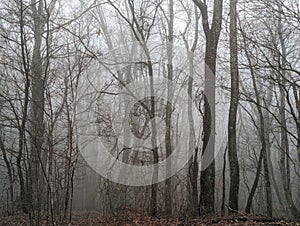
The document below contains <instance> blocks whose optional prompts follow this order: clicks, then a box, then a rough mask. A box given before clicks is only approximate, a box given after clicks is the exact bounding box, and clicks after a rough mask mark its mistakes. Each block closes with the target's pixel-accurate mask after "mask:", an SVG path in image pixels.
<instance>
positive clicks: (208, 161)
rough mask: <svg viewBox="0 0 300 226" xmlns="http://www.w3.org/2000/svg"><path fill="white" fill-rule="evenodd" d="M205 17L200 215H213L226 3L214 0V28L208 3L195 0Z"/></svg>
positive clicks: (203, 24)
mask: <svg viewBox="0 0 300 226" xmlns="http://www.w3.org/2000/svg"><path fill="white" fill-rule="evenodd" d="M193 1H194V3H195V4H196V5H197V7H198V8H199V9H200V11H201V14H202V26H203V30H204V33H205V37H206V49H205V64H206V65H205V81H204V82H205V88H204V95H205V98H204V101H205V102H204V118H203V135H204V137H203V149H202V157H203V156H206V157H205V159H204V161H203V158H202V162H201V168H202V169H201V178H200V185H201V189H200V190H201V192H200V205H199V212H200V214H213V213H214V201H215V161H214V160H213V159H214V154H215V95H216V94H215V90H216V81H215V80H216V79H215V75H216V57H217V48H218V42H219V37H220V32H221V27H222V11H223V0H215V1H214V9H213V19H212V24H211V27H210V25H209V21H208V12H207V5H206V2H202V1H201V0H193Z"/></svg>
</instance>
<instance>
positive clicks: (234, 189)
mask: <svg viewBox="0 0 300 226" xmlns="http://www.w3.org/2000/svg"><path fill="white" fill-rule="evenodd" d="M236 5H237V0H230V71H231V96H230V107H229V120H228V157H229V169H230V188H229V211H230V212H236V211H238V209H239V207H238V206H239V203H238V197H239V184H240V173H239V162H238V156H237V142H236V123H237V109H238V104H239V72H238V52H237V51H238V50H237V12H236Z"/></svg>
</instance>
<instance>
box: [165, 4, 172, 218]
mask: <svg viewBox="0 0 300 226" xmlns="http://www.w3.org/2000/svg"><path fill="white" fill-rule="evenodd" d="M169 13H170V15H169V16H170V21H169V29H168V30H169V34H168V40H167V55H168V65H167V68H168V81H169V82H168V84H167V86H168V87H167V89H168V91H167V92H168V94H167V95H168V100H167V104H166V120H165V121H166V134H165V142H166V158H167V165H166V172H167V177H169V176H170V175H169V173H171V170H172V162H171V160H170V159H168V157H169V156H170V155H171V154H172V135H171V126H172V102H173V86H172V83H173V40H174V37H173V36H174V34H173V33H174V32H173V27H174V26H173V24H174V2H173V0H170V3H169ZM165 195H166V197H165V206H166V213H167V215H169V216H170V215H172V177H169V178H167V180H166V194H165Z"/></svg>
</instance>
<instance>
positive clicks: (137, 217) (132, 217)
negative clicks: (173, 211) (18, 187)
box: [0, 212, 300, 226]
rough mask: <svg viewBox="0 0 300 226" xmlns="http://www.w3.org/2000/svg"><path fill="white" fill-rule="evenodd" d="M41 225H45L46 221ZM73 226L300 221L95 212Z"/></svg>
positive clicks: (19, 220)
mask: <svg viewBox="0 0 300 226" xmlns="http://www.w3.org/2000/svg"><path fill="white" fill-rule="evenodd" d="M10 225H12V226H19V225H29V221H28V217H27V216H26V215H24V214H16V215H14V216H5V215H2V216H0V226H10ZM42 225H47V224H46V221H45V222H44V223H43V224H42ZM48 225H49V224H48ZM72 225H74V226H77V225H78V226H79V225H80V226H88V225H99V226H100V225H108V226H109V225H116V226H117V225H118V226H119V225H136V226H140V225H141V226H144V225H177V226H179V225H180V226H183V225H299V226H300V221H291V220H284V219H274V218H268V217H265V216H260V215H243V214H240V215H235V216H226V217H221V216H218V217H216V216H214V217H203V218H168V217H161V218H154V217H149V216H146V215H143V214H139V213H132V212H126V213H122V214H119V215H116V216H111V217H106V218H105V217H101V216H100V215H99V214H98V213H97V212H80V213H75V214H74V216H73V220H72Z"/></svg>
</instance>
